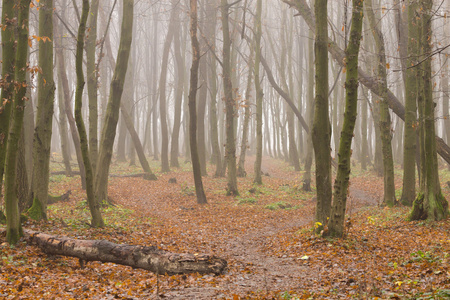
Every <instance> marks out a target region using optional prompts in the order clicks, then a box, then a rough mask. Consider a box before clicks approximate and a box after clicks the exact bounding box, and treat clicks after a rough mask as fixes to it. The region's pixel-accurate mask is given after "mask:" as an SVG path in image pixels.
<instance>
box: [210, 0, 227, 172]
mask: <svg viewBox="0 0 450 300" xmlns="http://www.w3.org/2000/svg"><path fill="white" fill-rule="evenodd" d="M207 2H208V6H207V11H208V13H207V20H208V24H210V28H211V33H212V36H211V41H210V45H211V47H212V49H215V48H216V38H215V35H216V34H215V29H216V24H217V18H216V16H217V8H216V7H214V5H211V2H210V1H207ZM212 29H214V30H212ZM208 58H209V65H210V66H211V67H210V69H209V78H208V82H209V85H210V88H209V90H210V94H209V97H210V105H209V122H210V123H209V126H210V130H211V133H210V135H211V146H212V156H211V159H212V161H213V163H214V164H215V165H216V172H215V174H214V176H215V177H221V176H223V174H222V154H221V151H220V145H219V131H218V122H217V63H216V58H215V54H214V53H212V52H210V53H209V55H208Z"/></svg>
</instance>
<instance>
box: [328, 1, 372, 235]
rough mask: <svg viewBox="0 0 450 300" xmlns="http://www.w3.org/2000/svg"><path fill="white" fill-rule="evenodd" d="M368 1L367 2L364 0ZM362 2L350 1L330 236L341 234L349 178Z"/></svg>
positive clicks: (355, 113) (355, 111) (329, 226)
mask: <svg viewBox="0 0 450 300" xmlns="http://www.w3.org/2000/svg"><path fill="white" fill-rule="evenodd" d="M366 1H370V0H366ZM363 2H364V1H363V0H353V2H352V3H353V12H352V25H351V29H350V40H349V43H348V46H347V50H346V63H347V72H346V80H345V113H344V124H343V126H342V131H341V139H340V141H339V153H338V169H337V174H336V180H335V182H334V199H333V206H332V208H331V216H330V221H329V223H328V230H329V234H330V235H331V236H337V237H342V236H343V234H344V229H345V227H344V224H345V209H346V206H347V195H348V187H349V179H350V169H351V163H350V158H351V155H352V150H351V146H352V140H353V133H354V129H355V122H356V116H357V111H358V55H359V46H360V42H361V31H362V23H363V22H362V20H363Z"/></svg>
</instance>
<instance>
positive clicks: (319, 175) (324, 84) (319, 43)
mask: <svg viewBox="0 0 450 300" xmlns="http://www.w3.org/2000/svg"><path fill="white" fill-rule="evenodd" d="M327 2H328V1H327V0H316V3H315V7H314V12H315V15H316V39H315V44H314V53H315V59H316V61H315V70H316V73H315V78H316V80H315V83H316V92H315V95H316V96H315V103H314V120H313V127H312V132H311V136H312V142H313V146H314V154H315V159H316V188H317V206H316V214H315V221H316V222H318V223H320V224H322V225H321V226H319V227H318V230H321V228H322V226H323V224H326V222H327V219H328V217H329V216H330V210H331V193H332V190H331V153H330V140H331V132H330V131H331V128H330V127H331V125H330V120H329V112H328V33H327V32H328V29H327V25H328V23H327Z"/></svg>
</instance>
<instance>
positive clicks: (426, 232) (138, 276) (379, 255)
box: [0, 157, 450, 300]
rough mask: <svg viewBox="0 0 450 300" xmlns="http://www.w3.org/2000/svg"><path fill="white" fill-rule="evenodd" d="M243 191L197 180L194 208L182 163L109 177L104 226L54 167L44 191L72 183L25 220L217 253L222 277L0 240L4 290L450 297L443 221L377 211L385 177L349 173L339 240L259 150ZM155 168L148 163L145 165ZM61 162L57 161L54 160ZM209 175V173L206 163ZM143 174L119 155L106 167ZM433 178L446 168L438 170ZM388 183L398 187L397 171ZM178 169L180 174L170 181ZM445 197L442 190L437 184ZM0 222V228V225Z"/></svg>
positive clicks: (104, 295)
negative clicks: (233, 192) (41, 217)
mask: <svg viewBox="0 0 450 300" xmlns="http://www.w3.org/2000/svg"><path fill="white" fill-rule="evenodd" d="M248 160H249V161H248V163H247V167H246V169H247V172H248V173H249V175H248V176H247V177H246V178H239V179H238V186H239V190H240V196H238V197H230V196H226V193H225V187H226V179H225V178H214V177H212V176H211V175H210V176H208V177H204V179H203V180H204V185H205V190H206V195H207V198H208V204H206V205H202V206H199V205H197V204H196V199H195V195H194V189H193V178H192V173H191V172H190V171H189V170H190V165H189V163H184V164H183V166H182V167H181V168H179V169H175V168H173V171H172V172H169V173H165V174H157V175H158V180H157V181H146V180H144V179H142V178H131V177H111V178H110V185H109V195H110V197H111V199H112V200H113V201H114V203H115V204H116V205H115V206H108V207H105V208H104V209H103V216H104V218H105V222H106V224H107V226H106V227H105V228H101V229H95V228H91V227H90V226H89V225H88V224H87V223H88V222H89V219H90V215H89V210H88V208H87V204H86V200H85V193H84V191H82V190H81V188H80V179H79V177H78V176H77V177H66V176H64V175H54V176H52V177H51V193H52V194H54V195H58V194H63V193H64V192H66V191H67V190H71V196H70V201H69V202H64V203H57V204H54V205H51V206H49V211H48V217H49V221H48V222H46V223H44V222H41V223H36V222H32V221H27V222H26V223H25V224H24V227H25V228H28V229H33V230H37V231H43V232H46V233H51V234H57V235H66V236H70V237H73V238H79V239H106V240H109V241H111V242H115V243H127V244H138V245H146V246H150V245H153V246H158V247H159V248H161V249H164V250H168V251H172V252H183V253H193V254H195V253H206V254H214V255H216V256H219V257H222V258H224V259H226V260H227V261H228V268H227V270H226V272H225V274H223V275H219V276H213V275H209V274H208V275H199V274H187V275H174V276H163V275H160V276H156V275H154V274H153V273H151V272H148V271H145V270H139V269H132V268H130V267H125V266H120V265H115V264H111V263H104V264H102V263H99V262H91V263H89V264H88V265H87V266H86V267H85V268H83V269H82V268H80V266H79V264H78V260H77V259H74V258H67V257H60V256H57V257H56V256H52V257H50V256H47V255H45V254H43V253H42V252H40V250H39V249H38V248H37V247H34V246H29V245H27V244H26V243H25V242H20V243H19V244H18V245H17V246H16V247H10V246H9V245H8V244H7V243H6V242H5V236H1V237H0V253H1V255H0V257H1V259H0V298H1V299H3V298H4V299H159V298H161V299H162V298H165V299H233V300H234V299H324V298H327V299H347V298H350V299H351V298H356V299H366V298H380V299H445V298H448V297H450V273H449V265H450V236H449V232H450V221H449V220H446V221H443V222H427V221H422V222H409V221H407V216H408V212H409V209H408V208H405V207H396V208H380V207H379V206H378V203H380V200H381V196H382V193H383V180H382V178H380V177H377V176H376V175H375V174H374V173H373V172H372V171H361V170H359V169H358V168H357V167H356V168H354V170H353V171H352V177H351V186H350V197H349V199H348V206H347V214H348V220H347V225H346V226H347V227H346V237H345V238H344V239H328V238H321V237H319V236H316V235H315V234H314V233H313V230H312V229H313V226H314V224H313V221H312V220H313V216H314V207H315V201H314V200H315V193H314V191H312V192H303V191H301V185H302V183H301V179H302V176H303V172H295V171H294V170H293V169H292V168H291V167H289V166H288V165H287V164H286V163H284V162H283V161H280V160H274V159H271V158H264V160H263V172H264V173H266V174H268V175H269V176H264V177H263V183H264V184H263V185H261V186H254V185H253V184H252V179H253V174H252V172H251V170H252V169H253V158H252V157H250V158H249V159H248ZM153 167H154V170H155V171H156V168H157V163H155V162H154V166H153ZM58 168H61V167H60V165H59V164H54V167H53V169H54V170H57V169H58ZM210 168H211V169H209V170H208V174H213V173H214V170H213V166H211V167H210ZM139 172H141V171H140V169H139V168H138V167H129V166H128V165H127V164H125V163H122V164H119V163H116V164H115V165H114V166H113V169H112V174H115V175H127V174H132V173H139ZM443 172H444V174H443V175H441V177H442V182H445V181H446V180H447V177H450V174H449V173H448V172H447V171H443ZM396 175H397V177H398V182H397V189H398V190H399V191H401V184H400V179H401V176H400V175H401V174H400V173H397V174H396ZM170 178H176V180H177V183H174V184H171V183H168V181H169V179H170ZM443 191H444V193H445V195H446V197H447V199H450V188H449V187H448V186H447V185H446V184H443ZM0 229H1V225H0Z"/></svg>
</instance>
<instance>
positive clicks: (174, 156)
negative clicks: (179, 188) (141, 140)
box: [170, 3, 185, 168]
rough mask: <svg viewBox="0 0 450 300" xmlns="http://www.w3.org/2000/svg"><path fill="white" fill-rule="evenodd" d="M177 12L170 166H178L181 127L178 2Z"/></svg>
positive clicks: (181, 67)
mask: <svg viewBox="0 0 450 300" xmlns="http://www.w3.org/2000/svg"><path fill="white" fill-rule="evenodd" d="M172 9H175V10H176V11H177V12H176V13H175V25H176V26H177V29H176V30H175V36H174V41H173V46H174V53H175V61H176V67H177V70H176V86H175V116H174V120H173V130H172V143H171V145H170V147H171V148H170V166H171V167H176V168H179V167H180V163H179V162H178V155H179V151H180V150H179V139H180V127H181V108H182V102H183V84H184V72H185V70H184V59H183V57H182V56H181V42H180V38H181V26H180V25H178V24H179V23H180V19H179V17H178V16H179V14H180V13H181V10H180V7H179V5H178V3H177V4H176V7H173V8H172Z"/></svg>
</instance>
